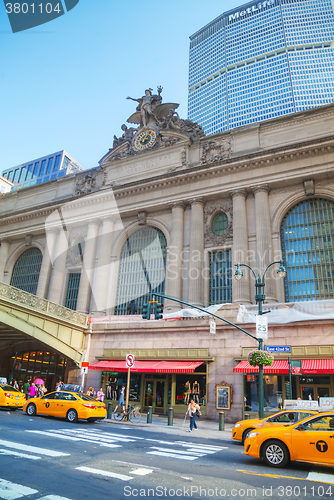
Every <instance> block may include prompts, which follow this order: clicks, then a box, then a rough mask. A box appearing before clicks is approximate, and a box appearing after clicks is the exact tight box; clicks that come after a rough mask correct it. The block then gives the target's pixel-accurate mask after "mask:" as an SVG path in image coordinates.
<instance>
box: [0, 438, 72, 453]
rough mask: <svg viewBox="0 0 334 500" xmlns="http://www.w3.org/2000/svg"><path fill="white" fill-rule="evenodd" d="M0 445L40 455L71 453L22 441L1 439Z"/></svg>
mask: <svg viewBox="0 0 334 500" xmlns="http://www.w3.org/2000/svg"><path fill="white" fill-rule="evenodd" d="M0 446H5V447H6V448H14V449H15V450H16V449H17V450H21V451H28V452H30V453H36V454H39V455H45V456H47V457H67V456H69V455H70V454H69V453H61V452H60V451H53V450H48V449H46V448H38V447H37V446H28V445H26V444H21V443H13V442H12V441H3V440H0Z"/></svg>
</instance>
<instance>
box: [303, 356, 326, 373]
mask: <svg viewBox="0 0 334 500" xmlns="http://www.w3.org/2000/svg"><path fill="white" fill-rule="evenodd" d="M302 372H303V375H311V374H315V373H320V374H321V373H326V374H329V373H334V359H302Z"/></svg>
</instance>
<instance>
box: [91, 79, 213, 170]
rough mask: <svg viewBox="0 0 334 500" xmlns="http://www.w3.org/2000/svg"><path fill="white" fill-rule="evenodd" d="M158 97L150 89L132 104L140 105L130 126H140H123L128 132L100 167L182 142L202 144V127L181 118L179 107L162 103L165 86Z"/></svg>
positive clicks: (130, 121) (170, 103)
mask: <svg viewBox="0 0 334 500" xmlns="http://www.w3.org/2000/svg"><path fill="white" fill-rule="evenodd" d="M157 91H158V93H157V94H152V89H146V90H145V95H144V96H142V97H140V98H138V99H134V98H132V97H127V99H131V100H132V101H136V102H138V106H137V109H136V112H135V113H133V114H132V115H131V116H130V117H129V118H128V120H127V122H128V123H136V124H139V127H138V128H128V127H127V126H126V125H125V124H123V125H122V127H121V128H122V130H123V131H124V133H123V135H122V136H121V137H116V136H115V135H114V140H113V147H112V148H111V149H110V150H109V152H108V153H107V154H106V155H105V156H104V157H103V158H102V160H101V162H100V164H102V165H103V164H104V163H107V162H109V161H115V160H122V159H123V158H127V157H129V156H132V155H137V154H142V153H144V152H145V151H149V150H152V149H157V148H161V147H168V146H172V145H174V144H177V143H178V142H180V141H182V140H183V141H186V140H188V141H189V139H190V140H191V141H199V139H200V137H202V136H204V135H205V134H204V131H203V129H202V127H201V126H200V125H198V124H197V123H194V122H192V121H191V120H184V119H182V118H180V116H179V115H178V113H177V112H176V111H175V110H176V108H178V106H179V105H178V104H176V103H172V102H169V103H168V102H167V103H162V97H161V92H162V87H158V89H157ZM186 161H187V157H186V153H185V154H184V155H183V157H182V165H185V164H186Z"/></svg>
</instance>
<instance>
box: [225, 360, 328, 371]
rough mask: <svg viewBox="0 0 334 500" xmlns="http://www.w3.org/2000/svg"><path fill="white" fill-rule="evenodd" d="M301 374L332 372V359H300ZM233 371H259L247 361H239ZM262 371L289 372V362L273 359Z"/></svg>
mask: <svg viewBox="0 0 334 500" xmlns="http://www.w3.org/2000/svg"><path fill="white" fill-rule="evenodd" d="M301 361H302V374H303V375H316V374H327V375H328V374H330V373H334V359H302V360H301ZM233 372H234V373H259V367H258V366H251V365H250V364H249V363H248V361H240V363H239V364H237V366H235V367H234V368H233ZM263 372H264V373H281V374H284V373H289V363H288V360H286V359H279V360H275V361H274V363H273V365H272V366H264V367H263Z"/></svg>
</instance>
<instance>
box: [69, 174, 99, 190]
mask: <svg viewBox="0 0 334 500" xmlns="http://www.w3.org/2000/svg"><path fill="white" fill-rule="evenodd" d="M96 177H97V175H96V172H87V173H86V174H80V175H78V176H77V178H76V182H75V186H74V195H80V194H81V195H82V194H88V193H91V192H92V191H93V189H94V188H95V187H96Z"/></svg>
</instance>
